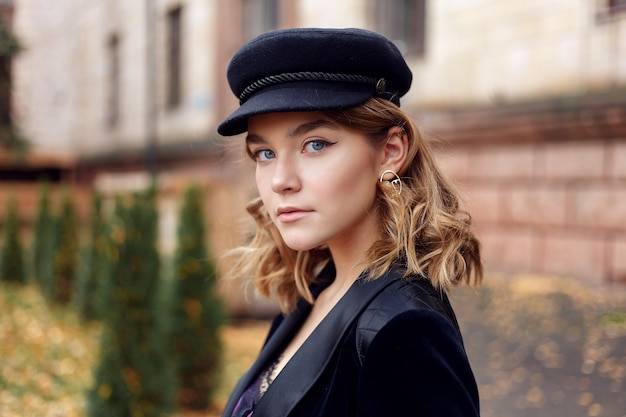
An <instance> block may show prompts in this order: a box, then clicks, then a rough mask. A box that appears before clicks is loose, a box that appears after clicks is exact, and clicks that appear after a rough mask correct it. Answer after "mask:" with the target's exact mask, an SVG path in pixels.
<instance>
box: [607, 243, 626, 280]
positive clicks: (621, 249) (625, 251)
mask: <svg viewBox="0 0 626 417" xmlns="http://www.w3.org/2000/svg"><path fill="white" fill-rule="evenodd" d="M610 247H611V251H610V257H611V261H610V264H609V268H610V271H609V275H610V277H611V280H613V281H619V282H623V283H626V234H622V235H621V236H619V237H618V238H616V239H615V240H614V241H613V242H611V244H610Z"/></svg>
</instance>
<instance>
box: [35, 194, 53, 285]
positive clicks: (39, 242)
mask: <svg viewBox="0 0 626 417" xmlns="http://www.w3.org/2000/svg"><path fill="white" fill-rule="evenodd" d="M33 228H34V231H33V241H32V248H31V253H32V273H33V275H34V279H35V282H37V283H38V284H39V286H40V287H41V289H42V291H43V293H44V294H45V295H47V296H48V295H50V294H51V293H52V280H53V278H52V277H53V274H52V272H53V264H54V262H53V257H54V253H53V249H54V241H55V232H56V228H55V226H54V223H53V217H52V213H51V210H50V187H49V185H48V183H47V182H41V183H40V184H39V199H38V206H37V215H36V216H35V221H34V224H33Z"/></svg>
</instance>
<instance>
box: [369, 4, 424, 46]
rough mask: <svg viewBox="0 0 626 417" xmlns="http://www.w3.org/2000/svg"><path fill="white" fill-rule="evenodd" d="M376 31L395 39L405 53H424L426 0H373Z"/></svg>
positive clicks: (372, 8)
mask: <svg viewBox="0 0 626 417" xmlns="http://www.w3.org/2000/svg"><path fill="white" fill-rule="evenodd" d="M370 4H371V11H372V20H373V25H374V28H375V30H376V31H378V32H380V33H382V34H383V35H385V36H387V37H388V38H389V39H391V40H393V41H394V42H395V43H396V45H398V47H399V48H400V50H401V51H402V52H403V53H406V54H411V55H418V56H423V55H424V52H425V50H424V46H425V40H426V27H425V26H426V0H372V2H371V3H370Z"/></svg>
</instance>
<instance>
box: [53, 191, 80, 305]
mask: <svg viewBox="0 0 626 417" xmlns="http://www.w3.org/2000/svg"><path fill="white" fill-rule="evenodd" d="M56 223H57V224H56V232H57V233H56V245H55V248H54V276H53V288H54V293H53V297H52V298H53V300H54V301H56V302H58V303H61V304H67V303H69V302H70V300H71V298H72V289H73V287H74V279H75V275H76V267H77V261H78V255H77V254H78V231H77V224H76V214H75V210H74V202H73V201H72V198H71V197H70V195H69V193H68V192H66V193H65V194H64V196H63V201H62V205H61V213H60V214H59V216H58V218H57V219H56Z"/></svg>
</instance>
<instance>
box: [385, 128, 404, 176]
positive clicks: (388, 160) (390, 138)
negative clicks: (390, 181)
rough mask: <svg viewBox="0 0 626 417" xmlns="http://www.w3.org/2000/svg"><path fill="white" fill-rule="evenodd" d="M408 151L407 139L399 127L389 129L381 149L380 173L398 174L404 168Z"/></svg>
mask: <svg viewBox="0 0 626 417" xmlns="http://www.w3.org/2000/svg"><path fill="white" fill-rule="evenodd" d="M408 151H409V139H408V137H407V135H406V132H405V131H404V130H403V129H402V128H401V127H400V126H394V127H391V128H389V131H388V132H387V142H386V143H385V145H384V146H383V149H382V155H381V156H382V158H381V161H380V172H383V171H385V170H388V169H390V170H392V171H394V172H399V170H400V168H402V167H403V166H404V162H405V160H406V158H407V154H408Z"/></svg>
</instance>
